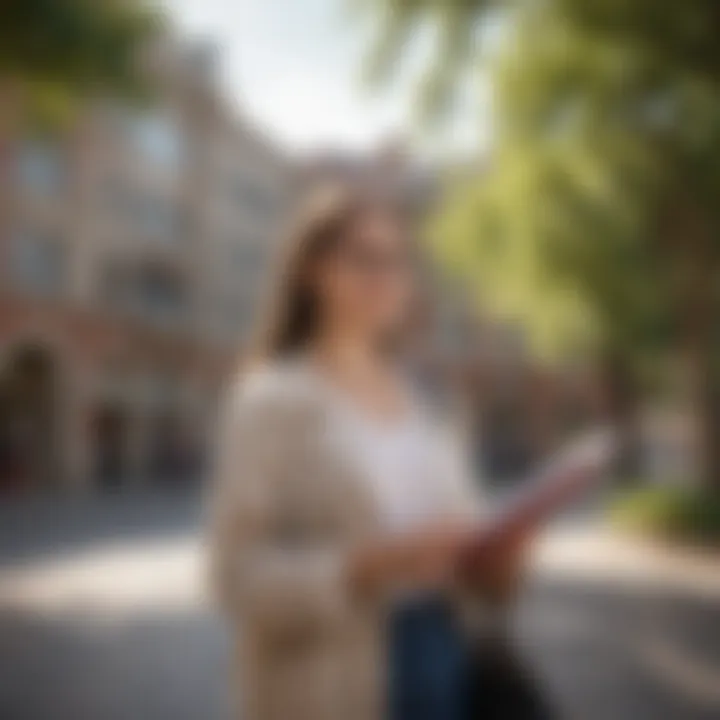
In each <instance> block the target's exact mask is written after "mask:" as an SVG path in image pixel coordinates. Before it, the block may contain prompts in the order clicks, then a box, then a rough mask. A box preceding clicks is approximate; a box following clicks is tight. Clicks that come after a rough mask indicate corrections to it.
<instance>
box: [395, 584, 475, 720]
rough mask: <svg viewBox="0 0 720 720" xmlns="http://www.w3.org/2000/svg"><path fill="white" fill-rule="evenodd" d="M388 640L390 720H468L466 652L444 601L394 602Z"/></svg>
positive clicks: (467, 660)
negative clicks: (396, 605) (395, 606)
mask: <svg viewBox="0 0 720 720" xmlns="http://www.w3.org/2000/svg"><path fill="white" fill-rule="evenodd" d="M388 642H389V649H388V650H389V673H390V683H389V707H388V718H389V720H469V690H470V688H469V679H470V672H469V671H470V655H469V652H468V648H467V647H466V645H465V642H464V640H463V637H462V635H461V633H460V632H459V630H458V628H457V627H456V626H455V623H454V620H453V617H452V614H451V612H450V609H449V608H448V607H447V605H446V603H445V602H444V601H443V600H442V599H440V598H434V597H428V598H422V599H412V600H409V601H407V602H404V603H401V604H400V605H398V607H397V608H395V610H394V611H393V613H392V614H391V617H390V626H389V629H388Z"/></svg>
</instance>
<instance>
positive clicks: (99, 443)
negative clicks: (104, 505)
mask: <svg viewBox="0 0 720 720" xmlns="http://www.w3.org/2000/svg"><path fill="white" fill-rule="evenodd" d="M92 433H93V448H94V465H95V467H94V471H93V475H94V478H95V481H96V483H97V485H98V486H99V487H100V488H101V489H103V490H118V489H120V488H121V487H122V485H123V481H124V480H125V478H126V477H127V475H128V472H129V468H128V464H129V461H128V444H129V418H128V413H127V412H126V410H125V408H124V407H123V406H122V405H120V404H117V403H112V402H106V403H103V404H101V405H100V406H99V407H98V408H97V409H96V411H95V413H94V416H93V422H92Z"/></svg>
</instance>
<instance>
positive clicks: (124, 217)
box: [105, 180, 187, 244]
mask: <svg viewBox="0 0 720 720" xmlns="http://www.w3.org/2000/svg"><path fill="white" fill-rule="evenodd" d="M105 192H106V195H107V197H108V206H109V207H110V209H111V212H112V213H113V215H114V216H115V217H117V219H118V220H119V222H121V223H123V224H124V225H125V226H126V228H127V229H129V230H130V231H131V232H136V233H137V234H139V235H141V236H143V237H145V238H152V239H153V240H158V241H161V242H163V243H168V244H171V243H176V242H178V241H179V240H180V239H181V238H184V237H186V236H187V229H186V228H184V227H183V225H182V222H181V221H182V215H181V212H180V210H179V208H178V207H177V205H176V203H175V202H173V201H172V200H170V199H168V198H166V197H162V196H157V195H150V194H145V193H142V192H138V191H136V190H134V189H132V188H130V187H128V186H127V185H125V184H124V183H121V182H119V181H116V180H110V181H108V184H107V186H106V190H105Z"/></svg>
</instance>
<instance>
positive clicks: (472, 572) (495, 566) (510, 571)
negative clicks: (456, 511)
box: [457, 535, 528, 605]
mask: <svg viewBox="0 0 720 720" xmlns="http://www.w3.org/2000/svg"><path fill="white" fill-rule="evenodd" d="M527 555H528V544H527V543H526V542H524V539H523V538H517V539H512V540H509V541H508V539H507V538H500V537H497V536H491V535H488V537H487V538H486V540H485V541H483V542H481V543H478V542H477V541H474V542H473V545H472V550H471V554H469V555H467V556H466V557H463V553H462V552H461V553H460V555H459V559H458V564H457V577H458V579H459V582H460V584H461V585H462V586H463V587H465V588H467V589H468V590H470V591H471V592H473V593H475V594H477V595H479V596H481V597H482V598H483V600H485V601H487V602H489V603H491V604H493V605H507V604H508V603H510V602H512V601H513V600H514V599H515V598H516V597H517V594H518V591H519V589H520V586H521V585H522V581H523V577H524V571H525V565H526V561H527Z"/></svg>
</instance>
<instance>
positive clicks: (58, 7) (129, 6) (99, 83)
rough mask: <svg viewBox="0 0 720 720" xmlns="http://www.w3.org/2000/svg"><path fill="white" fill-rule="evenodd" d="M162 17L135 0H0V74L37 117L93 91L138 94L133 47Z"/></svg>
mask: <svg viewBox="0 0 720 720" xmlns="http://www.w3.org/2000/svg"><path fill="white" fill-rule="evenodd" d="M161 20H162V15H161V14H160V13H159V12H158V11H156V10H155V9H153V8H152V7H151V6H150V4H149V3H145V2H140V0H130V1H127V2H125V1H122V0H102V1H101V0H5V1H4V2H3V3H0V80H2V83H3V85H4V87H5V88H6V91H7V90H10V91H14V92H19V93H20V94H21V95H22V96H23V97H24V98H27V100H28V101H29V103H30V105H31V108H32V110H33V111H35V113H36V114H37V115H38V116H40V117H41V118H42V119H47V118H49V117H56V116H57V115H60V114H63V113H65V112H66V111H67V110H68V109H69V108H71V107H72V106H73V104H74V103H75V102H76V101H77V100H82V99H83V98H85V97H87V96H88V95H92V94H98V93H106V94H113V95H121V96H131V97H135V96H138V95H141V94H143V92H144V90H145V88H144V87H143V85H144V83H143V81H142V79H141V74H140V72H139V67H138V52H139V51H140V50H141V49H142V48H143V47H144V45H145V44H146V43H147V42H148V41H150V40H151V39H152V38H153V37H154V36H155V34H156V33H157V32H158V31H159V30H160V27H161V24H162V23H161Z"/></svg>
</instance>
